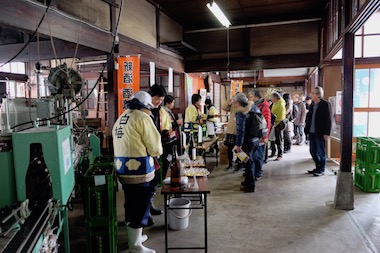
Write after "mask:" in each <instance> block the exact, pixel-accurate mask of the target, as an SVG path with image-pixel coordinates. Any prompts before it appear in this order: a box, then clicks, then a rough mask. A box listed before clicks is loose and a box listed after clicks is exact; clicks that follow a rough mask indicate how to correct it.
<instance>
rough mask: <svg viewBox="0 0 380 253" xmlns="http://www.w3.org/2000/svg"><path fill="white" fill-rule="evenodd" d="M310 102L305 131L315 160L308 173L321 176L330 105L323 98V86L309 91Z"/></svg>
mask: <svg viewBox="0 0 380 253" xmlns="http://www.w3.org/2000/svg"><path fill="white" fill-rule="evenodd" d="M311 100H312V104H311V105H310V109H309V112H308V113H307V115H306V126H305V133H306V134H308V135H309V141H310V154H311V156H312V157H313V160H314V162H315V166H316V167H315V169H314V170H309V171H308V173H309V174H313V175H314V176H317V177H318V176H323V175H324V173H325V164H326V143H325V141H327V140H328V138H329V136H330V132H331V106H330V103H329V102H327V101H326V100H323V88H322V87H320V86H317V87H315V88H314V89H313V90H312V91H311Z"/></svg>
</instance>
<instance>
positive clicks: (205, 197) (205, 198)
mask: <svg viewBox="0 0 380 253" xmlns="http://www.w3.org/2000/svg"><path fill="white" fill-rule="evenodd" d="M203 196H204V200H205V206H204V209H205V213H204V216H205V253H207V194H203Z"/></svg>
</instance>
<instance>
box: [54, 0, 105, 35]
mask: <svg viewBox="0 0 380 253" xmlns="http://www.w3.org/2000/svg"><path fill="white" fill-rule="evenodd" d="M56 3H57V8H58V9H59V10H62V11H64V12H66V13H68V14H70V15H72V16H74V17H77V18H78V19H80V20H83V21H86V22H89V23H91V24H93V25H95V26H98V27H100V28H103V29H105V30H110V29H111V23H110V21H111V19H110V8H109V4H107V3H106V2H104V1H102V0H82V1H72V0H59V1H56ZM78 29H80V27H78Z"/></svg>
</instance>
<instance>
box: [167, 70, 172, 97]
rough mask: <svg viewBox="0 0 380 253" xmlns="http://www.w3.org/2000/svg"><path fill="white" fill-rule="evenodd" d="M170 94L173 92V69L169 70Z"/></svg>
mask: <svg viewBox="0 0 380 253" xmlns="http://www.w3.org/2000/svg"><path fill="white" fill-rule="evenodd" d="M168 92H173V69H172V68H169V77H168Z"/></svg>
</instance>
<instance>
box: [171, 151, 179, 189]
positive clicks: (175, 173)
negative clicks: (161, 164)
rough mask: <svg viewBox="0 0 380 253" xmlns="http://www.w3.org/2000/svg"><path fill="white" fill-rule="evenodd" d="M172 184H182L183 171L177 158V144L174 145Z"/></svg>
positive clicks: (174, 185) (172, 185) (176, 185)
mask: <svg viewBox="0 0 380 253" xmlns="http://www.w3.org/2000/svg"><path fill="white" fill-rule="evenodd" d="M170 186H171V187H180V186H181V171H180V167H179V162H178V160H177V146H176V145H174V146H173V156H172V161H171V163H170Z"/></svg>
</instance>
